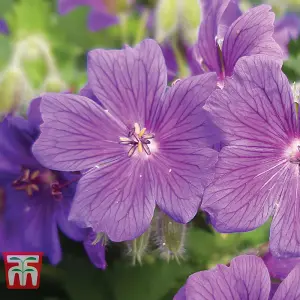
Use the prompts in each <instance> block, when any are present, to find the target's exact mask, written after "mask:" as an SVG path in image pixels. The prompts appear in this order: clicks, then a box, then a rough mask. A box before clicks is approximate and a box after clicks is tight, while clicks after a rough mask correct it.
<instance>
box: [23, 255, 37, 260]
mask: <svg viewBox="0 0 300 300" xmlns="http://www.w3.org/2000/svg"><path fill="white" fill-rule="evenodd" d="M27 260H32V261H37V258H36V257H33V256H30V257H27V258H26V259H25V261H27Z"/></svg>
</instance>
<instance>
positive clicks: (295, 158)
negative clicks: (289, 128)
mask: <svg viewBox="0 0 300 300" xmlns="http://www.w3.org/2000/svg"><path fill="white" fill-rule="evenodd" d="M286 154H287V156H288V159H289V161H290V162H291V163H292V164H298V165H300V140H295V141H294V142H293V143H292V144H291V146H290V147H289V148H288V149H287V151H286Z"/></svg>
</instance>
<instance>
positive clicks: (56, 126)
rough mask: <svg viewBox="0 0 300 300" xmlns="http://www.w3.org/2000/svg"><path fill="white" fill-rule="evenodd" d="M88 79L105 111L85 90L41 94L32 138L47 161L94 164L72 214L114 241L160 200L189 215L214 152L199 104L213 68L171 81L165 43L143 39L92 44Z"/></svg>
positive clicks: (132, 230)
mask: <svg viewBox="0 0 300 300" xmlns="http://www.w3.org/2000/svg"><path fill="white" fill-rule="evenodd" d="M88 78H89V81H88V84H89V87H90V88H91V90H92V92H93V94H94V95H95V96H96V97H97V98H98V99H101V103H102V104H103V106H104V107H105V109H103V108H102V107H101V106H99V105H98V104H97V103H96V102H94V101H91V100H90V99H88V98H87V97H83V96H77V95H64V94H48V95H45V96H44V97H43V99H42V105H41V112H42V117H43V120H44V124H42V126H41V135H40V137H39V139H38V140H37V142H36V143H35V144H34V146H33V152H34V154H35V155H36V157H37V158H38V160H39V161H40V162H41V163H42V164H43V165H45V166H47V167H49V168H51V169H59V170H64V171H82V170H88V171H87V172H86V173H85V175H83V177H82V178H81V179H80V181H79V183H78V187H77V192H76V196H75V201H74V204H73V206H72V210H71V214H70V218H71V219H72V220H75V221H77V222H78V223H79V224H80V225H81V226H83V227H86V226H89V227H92V228H93V229H94V230H95V231H96V232H104V233H106V234H107V235H108V237H109V239H111V240H112V241H123V240H131V239H134V238H136V237H138V236H139V235H141V234H142V233H143V232H144V231H145V230H146V229H147V228H148V227H149V224H150V222H151V220H152V217H153V213H154V208H155V204H157V205H158V206H159V207H160V208H161V209H162V210H163V211H164V212H166V213H167V214H168V215H169V216H171V217H172V218H173V219H174V220H175V221H177V222H181V223H187V222H189V221H190V220H191V219H192V218H193V217H194V215H195V214H196V213H197V211H198V208H199V204H200V201H201V195H202V194H203V190H204V187H205V186H206V185H207V184H209V182H210V181H211V179H212V177H213V170H214V165H215V163H216V160H217V152H216V151H214V150H212V149H210V148H208V147H207V145H211V144H212V140H214V139H215V138H216V136H214V133H215V128H214V127H212V125H211V123H210V122H209V119H207V115H206V113H205V112H204V111H203V109H202V106H203V105H204V102H205V100H206V99H207V97H208V96H209V95H210V94H211V92H212V90H214V88H215V85H216V80H217V78H216V75H215V74H214V73H211V74H206V75H201V76H195V77H191V78H188V79H186V80H182V81H180V82H179V83H177V84H176V85H174V86H173V87H171V88H167V70H166V66H165V63H164V59H163V55H162V52H161V50H160V48H159V45H158V44H157V43H156V42H155V41H153V40H145V41H143V42H141V43H140V44H139V45H137V46H136V47H135V48H130V47H126V48H125V49H123V50H101V49H99V50H93V51H91V52H90V53H89V55H88ZM199 95H200V97H199ZM162 99H164V100H162Z"/></svg>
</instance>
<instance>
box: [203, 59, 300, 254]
mask: <svg viewBox="0 0 300 300" xmlns="http://www.w3.org/2000/svg"><path fill="white" fill-rule="evenodd" d="M224 85H225V87H224V89H223V90H220V89H219V90H216V91H215V92H214V93H213V94H212V95H211V97H210V98H209V100H208V102H207V104H206V107H205V108H206V109H207V110H208V111H209V112H210V113H211V116H212V118H213V120H214V122H215V123H216V124H217V125H218V126H219V127H220V128H221V129H222V131H223V133H224V139H226V141H227V142H228V143H229V145H228V146H225V147H223V148H222V150H221V152H220V155H219V161H218V164H217V170H216V177H215V180H214V182H213V183H212V184H211V185H210V186H209V187H208V189H207V190H206V191H205V195H204V199H203V205H202V209H203V210H205V211H206V212H208V213H209V214H210V215H211V220H212V224H213V225H214V227H215V228H216V229H217V230H218V231H220V232H243V231H249V230H253V229H255V228H257V227H259V226H260V225H262V224H263V223H265V222H266V221H267V220H268V218H269V217H270V216H273V222H272V226H271V232H270V250H271V252H272V254H273V255H275V256H299V255H300V244H299V230H298V228H299V226H300V224H299V220H300V210H299V209H300V199H299V186H300V185H299V182H298V181H299V178H300V177H299V163H300V151H299V150H300V133H299V125H298V116H297V115H296V110H295V104H294V99H293V95H292V91H291V88H290V84H289V81H288V79H287V78H286V76H285V75H284V74H283V73H282V72H281V69H280V65H279V64H277V63H276V62H275V61H273V60H272V59H271V58H268V57H266V56H253V57H247V58H243V59H241V60H240V61H239V62H238V63H237V65H236V68H235V71H234V74H233V76H232V78H226V80H225V82H224Z"/></svg>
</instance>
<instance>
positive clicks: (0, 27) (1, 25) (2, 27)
mask: <svg viewBox="0 0 300 300" xmlns="http://www.w3.org/2000/svg"><path fill="white" fill-rule="evenodd" d="M0 33H2V34H9V29H8V26H7V24H6V22H5V21H4V20H2V19H0Z"/></svg>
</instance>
